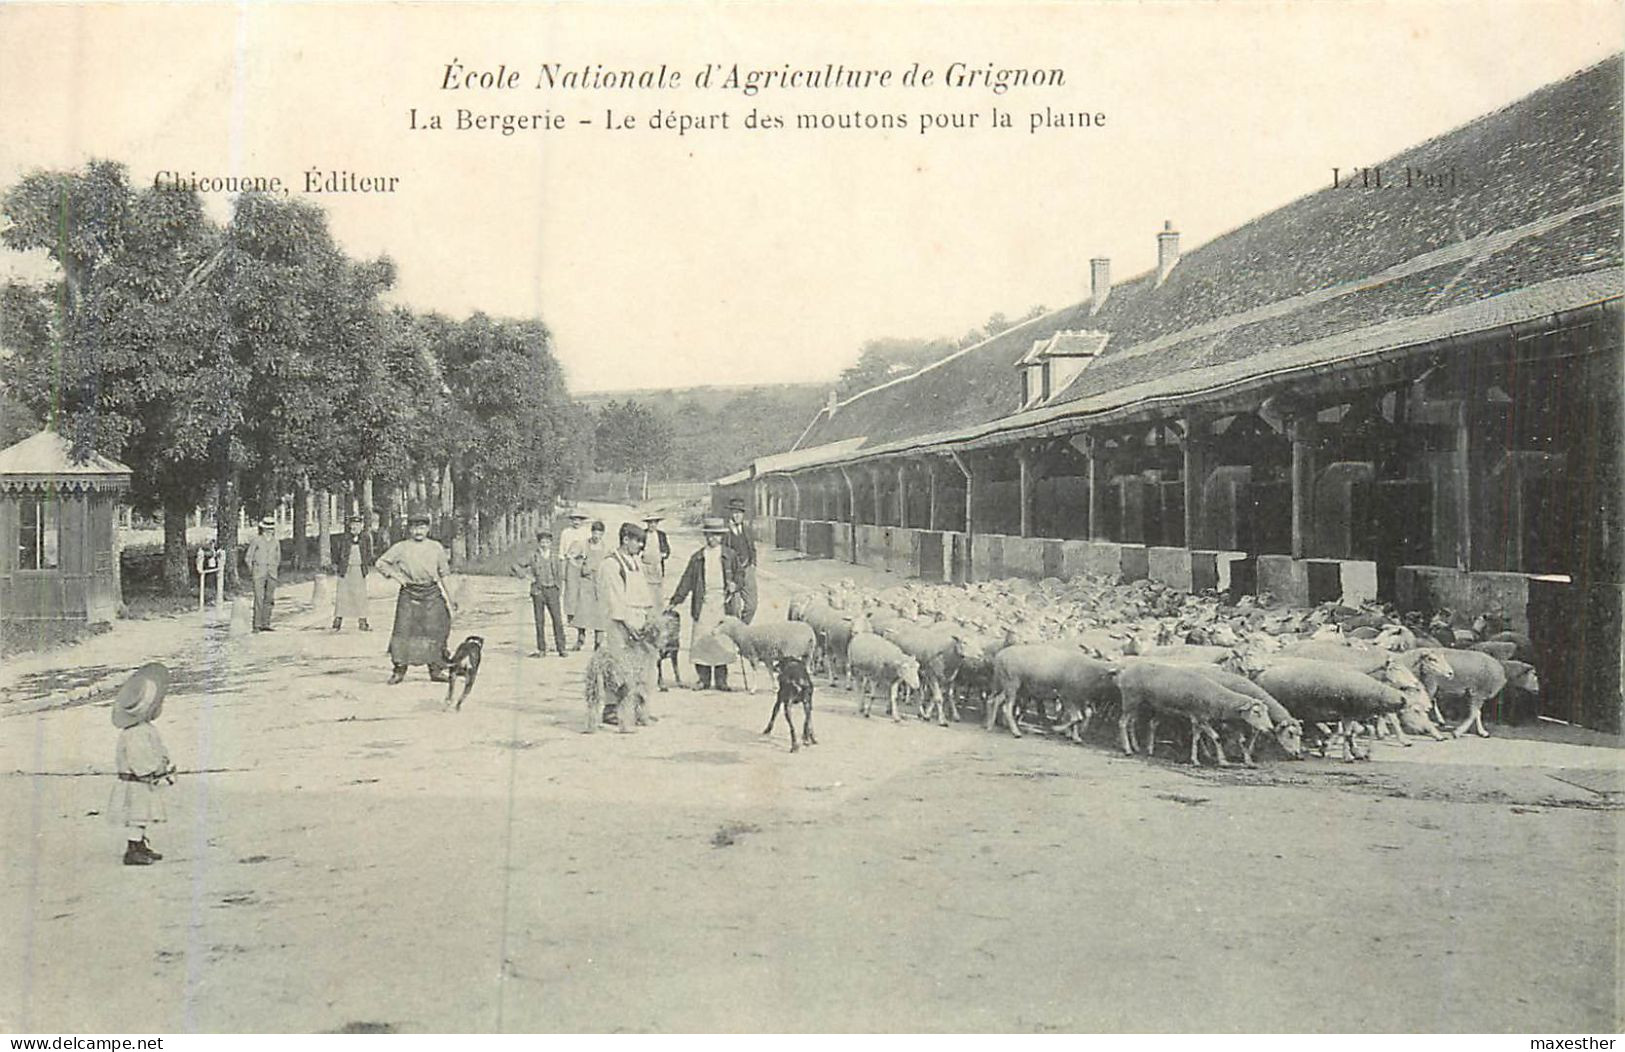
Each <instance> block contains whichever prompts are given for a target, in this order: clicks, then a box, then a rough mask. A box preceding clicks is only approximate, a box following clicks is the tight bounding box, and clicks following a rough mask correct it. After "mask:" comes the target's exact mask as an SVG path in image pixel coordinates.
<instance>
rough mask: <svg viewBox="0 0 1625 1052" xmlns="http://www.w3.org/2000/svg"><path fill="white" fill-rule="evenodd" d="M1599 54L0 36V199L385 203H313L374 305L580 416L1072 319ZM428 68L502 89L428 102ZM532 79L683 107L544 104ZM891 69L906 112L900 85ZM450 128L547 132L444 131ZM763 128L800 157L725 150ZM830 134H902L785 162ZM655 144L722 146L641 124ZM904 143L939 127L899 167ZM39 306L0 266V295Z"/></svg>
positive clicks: (956, 25) (774, 17) (939, 24)
mask: <svg viewBox="0 0 1625 1052" xmlns="http://www.w3.org/2000/svg"><path fill="white" fill-rule="evenodd" d="M1621 25H1622V23H1621V6H1620V4H1619V3H1618V2H1609V0H1541V2H1530V0H1470V2H1467V0H1403V2H1401V0H1387V2H1372V3H1368V2H1361V0H1345V2H1340V3H1328V2H1320V0H1291V2H1273V3H1248V2H1232V3H1225V4H1211V3H1206V2H1200V3H1199V2H1194V0H1191V2H1186V0H1167V2H1161V3H1151V2H1140V3H1136V2H1131V0H1125V2H1109V3H1066V4H1040V3H1021V4H1015V3H1009V4H988V5H968V4H947V3H937V4H929V5H927V4H868V5H848V4H818V5H816V6H814V5H808V4H800V3H785V4H771V5H766V4H763V5H751V6H745V5H739V4H722V3H696V4H683V5H677V4H616V5H586V4H572V5H534V6H500V7H496V6H484V5H477V4H445V5H442V4H430V3H422V4H376V5H361V4H347V3H335V4H315V5H291V4H268V3H247V4H238V5H218V6H216V5H208V6H205V5H177V6H169V5H162V4H128V5H70V6H55V5H39V6H35V5H29V4H18V3H9V4H4V5H0V44H3V46H4V54H5V55H6V59H5V61H4V62H3V63H0V185H11V184H12V183H13V182H15V180H16V179H17V178H18V177H20V176H21V175H22V174H23V173H25V172H27V171H30V170H32V169H36V168H48V169H51V168H66V167H75V166H78V165H81V164H83V163H84V162H85V161H86V160H88V159H89V158H92V157H99V158H109V159H113V160H117V161H120V162H122V163H124V164H126V165H127V166H128V167H129V169H130V172H131V177H132V180H133V181H134V182H135V183H137V184H138V185H150V184H151V183H152V181H153V179H154V178H155V177H156V176H157V173H159V172H164V171H177V172H180V173H182V174H183V175H190V174H191V173H197V174H198V175H200V176H208V177H227V176H260V177H266V178H269V177H277V178H280V179H281V180H282V181H283V184H284V185H285V186H287V187H288V188H289V190H290V192H291V193H294V194H299V195H304V192H305V173H306V172H307V171H308V170H310V169H312V168H314V169H317V170H319V171H320V172H322V173H327V172H331V171H347V172H354V173H356V175H357V176H365V177H374V178H391V177H393V178H394V179H395V180H396V182H395V190H394V192H392V193H375V192H367V193H363V192H352V193H319V194H312V195H305V196H309V197H311V198H312V199H313V200H316V201H317V202H318V203H320V204H321V205H323V206H324V207H325V208H326V209H327V210H328V213H329V216H330V222H331V226H332V229H333V231H334V234H335V236H336V237H337V239H338V240H339V242H340V243H341V244H342V245H343V246H344V248H345V249H346V251H348V252H349V253H351V254H352V255H354V256H357V257H362V258H367V257H373V256H377V255H388V256H390V257H391V258H392V259H394V260H395V262H396V264H397V265H398V271H399V280H398V284H397V287H396V288H395V289H394V290H393V291H392V293H391V299H392V300H393V301H395V302H399V303H403V304H406V305H409V306H411V307H412V308H414V309H416V310H420V311H429V310H435V311H440V312H443V313H446V314H450V315H452V316H456V317H462V316H466V315H467V314H469V313H470V312H472V311H475V310H482V311H485V312H487V313H489V314H494V315H503V316H522V317H528V316H539V317H540V318H542V319H543V320H544V321H545V322H546V323H547V324H548V326H549V327H550V328H551V329H552V331H553V333H554V335H555V337H556V343H557V346H556V351H557V354H558V356H559V358H560V359H561V361H562V362H563V364H564V366H565V369H566V371H567V373H568V375H569V377H570V382H571V386H572V387H573V388H574V389H576V390H578V391H592V390H612V389H623V388H649V387H683V386H691V385H697V384H743V383H773V382H792V381H793V382H805V381H817V382H824V381H830V382H833V379H834V377H835V376H836V375H837V374H838V373H839V371H840V370H841V369H842V368H843V367H845V366H846V365H848V364H850V363H851V362H852V361H853V360H855V358H856V357H857V354H858V352H859V348H860V346H861V345H862V344H863V342H864V341H865V340H868V339H872V338H877V337H923V338H929V337H948V338H957V337H959V336H960V335H962V334H963V333H965V332H966V331H967V330H968V329H971V328H974V327H977V326H980V325H981V324H982V323H983V322H985V321H986V320H987V319H988V317H989V316H990V315H992V314H994V313H1002V314H1005V315H1007V316H1009V317H1010V318H1012V319H1014V318H1017V317H1020V316H1021V315H1023V314H1025V313H1026V312H1027V311H1028V310H1029V309H1030V308H1032V307H1034V306H1037V305H1043V306H1046V307H1049V308H1052V309H1053V308H1058V307H1062V306H1065V305H1068V304H1071V303H1074V302H1077V301H1079V300H1081V299H1084V298H1086V297H1087V294H1088V281H1089V260H1090V258H1091V257H1096V256H1104V257H1109V258H1110V259H1111V267H1112V276H1113V278H1114V280H1117V281H1121V280H1124V279H1127V278H1130V277H1132V276H1134V275H1135V274H1138V273H1140V272H1143V271H1144V270H1146V269H1148V268H1150V267H1151V266H1152V265H1153V264H1154V262H1155V256H1156V237H1155V235H1156V233H1157V231H1159V230H1161V229H1162V227H1163V224H1164V222H1165V221H1168V222H1172V223H1173V224H1174V226H1175V228H1176V229H1178V230H1179V232H1180V235H1181V242H1182V246H1183V247H1184V249H1186V250H1189V249H1191V248H1194V247H1196V246H1197V245H1200V244H1202V243H1203V242H1206V241H1209V240H1211V239H1212V238H1214V237H1215V236H1217V235H1219V234H1222V233H1223V232H1225V231H1226V230H1229V229H1232V228H1234V227H1236V226H1239V225H1241V224H1242V223H1244V222H1246V221H1248V220H1249V219H1252V218H1254V217H1255V216H1257V215H1259V214H1261V213H1263V212H1266V211H1269V210H1271V209H1273V208H1276V207H1278V206H1280V205H1284V204H1286V203H1287V202H1289V201H1291V200H1293V199H1295V198H1297V197H1299V196H1302V195H1303V194H1306V193H1310V192H1313V191H1316V190H1319V189H1321V188H1322V187H1324V186H1326V185H1328V184H1329V182H1330V180H1331V169H1332V168H1333V167H1334V166H1335V167H1342V168H1347V167H1354V166H1358V165H1362V164H1372V163H1375V162H1377V161H1380V160H1383V159H1384V158H1386V157H1388V156H1391V155H1393V154H1394V153H1397V152H1399V151H1400V150H1402V149H1404V148H1405V147H1407V146H1410V145H1412V144H1414V143H1417V142H1420V141H1422V140H1424V139H1427V138H1430V137H1432V136H1434V135H1438V134H1441V133H1443V132H1446V131H1448V130H1450V129H1452V128H1454V127H1457V126H1459V125H1461V124H1463V123H1465V122H1467V121H1470V120H1472V119H1474V118H1476V117H1478V116H1481V115H1483V114H1484V113H1487V112H1490V111H1492V110H1494V109H1496V108H1499V107H1501V106H1504V105H1506V104H1507V103H1509V102H1512V101H1514V100H1516V99H1517V98H1520V97H1522V96H1523V95H1526V94H1528V93H1529V92H1530V91H1532V90H1534V89H1535V88H1537V87H1539V86H1541V85H1542V84H1546V83H1549V82H1551V81H1554V80H1557V79H1560V78H1562V77H1564V76H1566V75H1568V74H1569V73H1572V72H1574V71H1576V70H1578V69H1581V68H1584V67H1585V66H1588V65H1590V64H1592V63H1594V62H1596V61H1598V60H1600V59H1602V58H1605V57H1606V56H1608V55H1609V54H1612V53H1613V52H1615V51H1618V50H1619V49H1620V47H1621V36H1622V33H1621ZM452 63H459V64H460V72H461V73H462V74H469V73H473V74H475V75H476V77H477V76H478V75H480V74H495V73H497V71H498V70H499V68H500V69H501V70H503V71H505V72H514V73H517V79H518V81H519V84H518V85H517V86H515V87H512V88H507V87H501V88H499V87H489V88H482V87H479V86H475V87H463V88H456V89H448V88H447V87H445V83H446V75H447V68H448V66H449V65H451V64H452ZM553 63H557V64H558V68H559V69H560V70H561V71H569V70H575V71H581V70H583V69H588V70H591V69H593V68H595V67H597V66H599V65H601V66H602V67H604V68H605V69H607V70H622V69H631V70H636V71H644V70H648V71H651V72H658V71H659V70H660V69H661V67H662V66H664V67H665V69H666V70H667V72H668V76H669V74H671V73H677V74H679V75H680V76H681V77H682V81H681V83H680V85H679V86H677V87H642V88H603V87H599V88H594V87H590V86H589V87H575V88H539V87H537V83H538V81H539V80H540V79H541V72H542V69H543V67H544V66H545V65H549V64H553ZM954 63H960V64H962V65H961V66H960V67H958V68H960V69H970V70H979V71H985V70H988V69H989V68H991V69H994V70H999V69H1029V70H1041V71H1046V72H1045V74H1044V77H1045V79H1053V78H1054V74H1053V72H1049V71H1055V70H1059V71H1060V81H1061V82H1060V83H1059V84H1054V83H1048V84H1029V85H1025V86H1020V87H1013V88H1010V89H1009V90H1007V91H1005V92H1003V93H995V92H994V91H993V90H991V88H989V87H988V86H987V85H986V84H985V83H977V84H970V85H963V86H961V85H955V84H951V83H946V82H945V81H946V80H947V77H948V74H949V73H950V70H951V69H952V68H954V67H953V64H954ZM735 64H737V65H738V67H739V68H740V69H741V70H742V71H749V70H752V69H758V70H774V71H783V70H785V69H786V68H787V67H788V68H789V69H792V70H802V69H818V70H822V69H824V67H825V66H826V64H844V65H845V66H846V67H848V68H852V69H872V70H876V71H889V72H890V74H891V79H890V81H889V82H888V83H886V84H884V85H880V84H870V85H869V86H866V87H829V88H824V87H816V88H815V87H791V88H774V87H770V88H767V89H764V90H763V91H761V92H759V93H758V94H756V95H754V96H747V95H745V94H744V93H742V92H741V91H738V90H733V89H729V88H727V87H726V86H724V85H723V83H722V80H721V78H722V76H723V74H725V73H726V72H727V71H728V70H729V69H730V68H732V67H733V66H734V65H735ZM916 64H917V67H916ZM707 66H714V67H715V68H714V69H713V80H712V82H711V83H710V85H708V86H702V85H696V84H695V83H694V79H695V77H696V75H697V74H698V72H699V71H700V70H701V69H703V68H706V67H707ZM916 68H917V69H918V70H919V71H920V73H922V74H924V73H931V74H933V75H934V80H933V82H932V83H930V84H921V83H918V82H917V81H916V82H914V83H909V84H905V83H903V79H904V74H905V73H908V72H909V71H911V70H914V69H916ZM460 108H463V109H467V110H469V111H470V112H471V113H476V114H482V115H483V114H497V115H500V114H510V115H515V114H532V115H550V116H551V117H552V118H554V119H557V118H560V117H562V118H563V120H564V122H565V127H564V128H562V129H547V130H536V131H521V132H517V133H515V134H512V135H506V136H504V135H502V134H500V133H499V132H497V131H493V130H478V129H471V130H464V131H458V130H456V129H455V119H456V114H457V111H458V110H459V109H460ZM995 108H997V109H998V110H999V111H1002V112H1003V113H1004V114H1005V115H1006V116H1007V117H1008V118H1009V119H1010V126H1009V127H1007V128H1005V127H991V126H990V124H991V122H992V119H993V118H992V114H993V111H994V109H995ZM414 110H415V111H416V119H417V121H418V123H419V124H420V125H423V124H426V123H427V121H428V119H429V117H430V116H431V115H439V116H440V117H441V118H442V121H443V122H444V124H445V125H446V126H447V127H443V128H441V129H439V130H433V129H428V128H424V127H418V128H413V127H412V126H411V121H412V115H413V111H414ZM753 111H754V112H755V113H756V114H757V115H759V116H766V117H778V118H782V119H784V120H785V121H786V122H787V123H788V124H790V125H791V128H789V129H771V128H765V129H764V128H746V127H744V124H745V120H746V117H747V115H749V114H751V113H752V112H753ZM854 113H861V114H866V115H871V116H876V117H878V116H880V115H890V116H891V117H892V118H893V120H894V122H895V121H896V119H897V118H901V121H902V122H903V123H904V124H905V125H906V126H905V127H902V128H900V129H899V128H893V129H890V130H881V129H862V128H859V129H846V130H843V129H839V128H835V129H829V130H823V129H815V130H795V129H794V127H793V126H794V124H795V122H796V118H797V116H798V115H812V116H818V117H821V116H823V115H826V114H827V115H843V114H854ZM673 114H677V115H681V116H686V117H688V118H690V119H691V120H692V121H693V123H695V124H697V125H704V124H707V123H709V124H711V125H712V127H709V128H706V127H697V128H695V129H693V130H690V131H688V132H687V133H685V134H679V132H678V130H676V129H673V128H665V127H651V126H650V125H651V123H652V122H653V121H654V120H655V119H656V118H657V116H658V117H659V118H661V119H662V120H663V121H664V120H669V119H670V118H671V116H672V115H673ZM722 114H726V115H727V117H728V121H729V127H728V129H727V130H722V129H721V128H719V127H715V125H716V124H717V123H718V122H719V119H720V115H722ZM1035 114H1037V115H1038V117H1039V120H1040V123H1043V121H1044V117H1045V115H1046V114H1059V115H1077V114H1089V115H1095V114H1104V116H1105V120H1104V124H1103V125H1100V126H1095V127H1087V128H1078V127H1056V128H1046V127H1040V128H1038V129H1036V130H1035V129H1034V128H1033V127H1032V121H1033V115H1035ZM925 115H936V116H937V117H938V118H939V119H938V120H937V121H934V122H933V123H934V124H944V123H945V124H947V125H948V126H947V127H940V126H933V127H931V128H929V129H928V130H927V131H925V133H924V134H922V133H921V125H922V123H923V122H922V117H924V116H925ZM972 117H974V118H975V122H976V126H975V127H953V126H952V125H954V124H955V123H959V124H966V123H968V122H969V121H970V119H971V118H972ZM627 118H631V119H632V120H633V121H635V122H636V124H635V126H633V127H626V126H624V124H625V121H626V120H627ZM582 121H586V122H589V123H586V124H583V123H580V122H582ZM539 123H540V122H539ZM608 123H613V124H614V125H615V127H614V128H613V129H612V128H610V127H607V126H606V125H607V124H608ZM1470 174H1472V175H1476V176H1477V177H1479V178H1485V179H1493V178H1496V177H1497V173H1495V172H1483V173H1470ZM210 206H211V209H212V210H213V211H214V212H215V213H216V214H217V215H219V216H221V217H224V216H225V215H226V214H227V212H228V210H229V195H227V194H224V193H219V194H212V195H210ZM47 272H48V266H47V265H46V264H45V263H44V262H43V261H42V260H40V259H37V258H22V257H18V256H17V255H16V254H13V253H6V252H0V275H22V276H39V275H41V274H44V273H47Z"/></svg>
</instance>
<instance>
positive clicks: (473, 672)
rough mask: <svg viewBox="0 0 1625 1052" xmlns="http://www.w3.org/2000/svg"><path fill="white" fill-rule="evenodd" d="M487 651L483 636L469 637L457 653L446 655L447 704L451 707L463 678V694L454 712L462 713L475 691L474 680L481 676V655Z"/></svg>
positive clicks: (458, 647) (460, 645) (459, 646)
mask: <svg viewBox="0 0 1625 1052" xmlns="http://www.w3.org/2000/svg"><path fill="white" fill-rule="evenodd" d="M484 650H485V638H484V637H483V636H469V637H468V638H467V639H465V640H463V641H462V642H461V643H459V644H457V652H456V653H454V654H447V655H446V704H447V705H451V695H452V693H453V692H454V691H455V690H456V689H457V677H458V676H462V677H463V694H462V697H459V698H458V699H457V704H456V705H455V706H454V710H455V711H457V712H461V711H462V708H463V701H464V700H465V699H466V698H467V697H468V692H469V691H471V690H473V689H474V680H475V679H476V678H478V676H479V674H480V655H481V653H482V652H483V651H484Z"/></svg>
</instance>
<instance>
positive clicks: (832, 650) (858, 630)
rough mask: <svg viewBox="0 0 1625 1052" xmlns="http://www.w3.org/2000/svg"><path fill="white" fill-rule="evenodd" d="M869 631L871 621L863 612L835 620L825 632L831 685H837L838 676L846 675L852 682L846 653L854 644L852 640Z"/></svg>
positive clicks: (825, 655)
mask: <svg viewBox="0 0 1625 1052" xmlns="http://www.w3.org/2000/svg"><path fill="white" fill-rule="evenodd" d="M868 633H869V621H868V619H867V618H865V617H864V616H863V615H862V614H858V615H857V616H855V617H843V618H841V619H840V620H839V621H836V622H834V623H833V624H831V625H830V626H829V628H828V629H827V630H826V631H825V633H824V658H825V662H824V663H825V664H826V665H827V666H828V667H829V683H830V686H832V687H833V686H836V685H837V683H838V678H837V677H840V676H844V677H845V678H846V679H847V681H848V682H849V683H850V681H851V679H852V670H851V669H850V668H849V667H848V666H847V660H846V655H847V651H848V650H849V649H850V647H851V645H852V640H854V639H856V638H857V637H858V636H860V635H865V634H868Z"/></svg>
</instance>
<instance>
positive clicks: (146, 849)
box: [141, 837, 164, 862]
mask: <svg viewBox="0 0 1625 1052" xmlns="http://www.w3.org/2000/svg"><path fill="white" fill-rule="evenodd" d="M141 853H142V854H144V855H146V856H147V857H148V858H150V859H152V860H153V861H154V862H157V861H158V860H159V859H161V858H163V857H164V856H163V855H162V854H160V853H159V852H157V851H154V850H153V849H152V845H151V844H149V843H147V838H146V837H142V838H141Z"/></svg>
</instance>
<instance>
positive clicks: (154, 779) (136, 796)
mask: <svg viewBox="0 0 1625 1052" xmlns="http://www.w3.org/2000/svg"><path fill="white" fill-rule="evenodd" d="M115 766H116V767H117V768H118V779H119V780H118V784H117V785H115V786H114V787H113V793H112V796H111V798H110V799H109V800H108V802H107V819H108V821H109V822H112V823H113V824H115V825H123V826H145V825H148V824H149V823H152V822H162V821H164V818H165V812H164V788H165V786H166V785H167V784H168V783H169V781H170V778H169V775H170V773H171V772H172V771H173V770H174V768H173V767H171V766H170V763H169V752H168V750H166V749H165V748H164V740H163V739H162V738H160V737H158V728H156V727H154V726H153V725H152V724H151V723H150V722H147V723H138V724H136V725H135V726H134V727H126V728H125V729H124V730H122V731H120V732H119V736H118V751H117V755H116V757H115Z"/></svg>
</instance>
